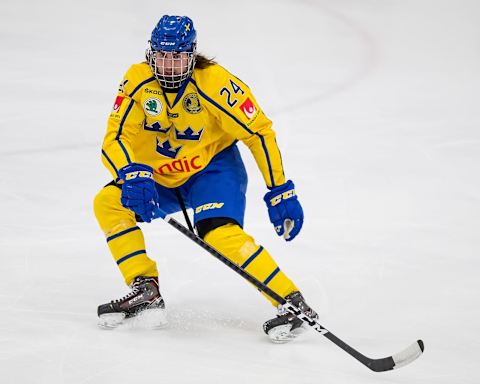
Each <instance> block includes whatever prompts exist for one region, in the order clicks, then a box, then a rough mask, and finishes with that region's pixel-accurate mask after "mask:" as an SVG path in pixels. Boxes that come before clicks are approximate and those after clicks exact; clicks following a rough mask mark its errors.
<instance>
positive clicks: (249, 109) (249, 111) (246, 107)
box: [240, 97, 257, 120]
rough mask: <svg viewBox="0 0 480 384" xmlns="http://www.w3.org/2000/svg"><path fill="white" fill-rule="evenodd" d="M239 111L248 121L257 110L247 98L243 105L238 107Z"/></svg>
mask: <svg viewBox="0 0 480 384" xmlns="http://www.w3.org/2000/svg"><path fill="white" fill-rule="evenodd" d="M240 110H241V111H242V112H243V113H244V114H245V116H247V118H248V119H249V120H250V119H251V118H252V117H253V116H254V115H255V113H256V112H257V108H255V105H253V102H252V100H250V98H249V97H247V100H245V101H244V102H243V104H242V105H240Z"/></svg>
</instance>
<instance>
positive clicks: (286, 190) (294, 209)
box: [263, 180, 303, 241]
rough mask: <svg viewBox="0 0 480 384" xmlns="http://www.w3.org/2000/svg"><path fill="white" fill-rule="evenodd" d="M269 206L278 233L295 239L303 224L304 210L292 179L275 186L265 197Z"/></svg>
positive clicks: (269, 212) (271, 219)
mask: <svg viewBox="0 0 480 384" xmlns="http://www.w3.org/2000/svg"><path fill="white" fill-rule="evenodd" d="M263 199H264V201H265V203H266V204H267V208H268V216H269V217H270V222H271V223H272V224H273V227H274V228H275V231H276V232H277V235H279V236H282V237H283V238H284V239H285V240H287V241H291V240H293V239H294V238H295V237H296V236H297V235H298V233H299V232H300V229H302V225H303V210H302V206H301V205H300V202H299V201H298V197H297V194H296V193H295V185H294V184H293V182H292V181H291V180H288V181H287V182H286V183H285V184H282V185H279V186H277V187H273V188H272V189H271V190H270V192H267V194H266V195H265V197H264V198H263Z"/></svg>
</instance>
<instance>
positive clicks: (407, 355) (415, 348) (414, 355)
mask: <svg viewBox="0 0 480 384" xmlns="http://www.w3.org/2000/svg"><path fill="white" fill-rule="evenodd" d="M424 350H425V345H424V344H423V341H422V340H417V341H416V342H415V343H413V344H412V345H410V346H409V347H408V348H406V349H405V350H403V351H402V352H399V353H397V354H395V355H393V356H392V358H393V361H394V362H395V366H394V367H393V369H397V368H400V367H403V366H404V365H407V364H410V363H411V362H412V361H414V360H416V359H418V358H419V357H420V355H421V354H422V353H423V351H424Z"/></svg>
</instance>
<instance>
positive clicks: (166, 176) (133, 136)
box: [102, 62, 285, 188]
mask: <svg viewBox="0 0 480 384" xmlns="http://www.w3.org/2000/svg"><path fill="white" fill-rule="evenodd" d="M237 140H241V141H243V142H244V143H245V144H246V145H247V146H248V147H249V148H250V150H251V151H252V153H253V156H254V158H255V160H256V162H257V164H258V167H259V169H260V171H261V172H262V175H263V177H264V179H265V183H266V184H267V186H268V187H273V186H277V185H280V184H283V183H284V182H285V176H284V172H283V165H282V160H281V156H280V151H279V149H278V146H277V143H276V140H275V132H274V131H273V130H272V122H271V121H270V120H269V119H268V118H267V117H266V116H265V114H264V113H263V111H262V110H261V109H260V107H259V106H258V104H257V102H256V100H255V98H254V97H253V95H252V93H251V92H250V89H249V88H248V87H247V85H245V84H244V83H243V82H242V81H241V80H239V79H238V78H236V77H235V76H233V75H232V74H230V73H229V72H228V71H227V70H226V69H225V68H223V67H222V66H220V65H218V64H214V65H211V66H209V67H207V68H205V69H198V68H196V69H195V70H194V71H193V75H192V77H191V78H190V79H189V80H188V82H187V83H186V85H184V86H183V87H182V88H181V89H180V90H179V92H178V93H165V92H163V90H162V88H161V87H160V85H159V83H158V81H157V80H156V79H155V77H154V76H153V74H152V71H151V70H150V67H149V66H148V64H147V63H145V62H144V63H140V64H134V65H133V66H131V67H130V69H129V70H128V71H127V73H126V75H125V77H124V78H123V80H122V82H121V84H120V87H119V91H118V94H117V97H116V100H115V103H114V106H113V111H112V113H111V114H110V117H109V119H108V126H107V133H106V135H105V139H104V142H103V146H102V161H103V163H104V165H105V166H106V167H107V168H108V170H109V171H110V172H111V173H112V175H113V176H114V178H115V180H117V181H118V180H119V176H118V170H119V169H120V168H122V167H124V166H125V165H127V164H130V163H134V162H135V163H143V164H147V165H149V166H151V167H152V168H153V170H154V179H155V181H156V182H157V183H159V184H161V185H163V186H165V187H168V188H172V187H177V186H179V185H182V184H183V183H185V182H186V181H187V180H188V179H189V178H190V177H191V176H192V175H194V174H195V173H197V172H199V171H201V170H202V169H204V168H205V167H206V166H207V165H208V164H209V162H210V161H211V159H212V158H213V157H214V156H215V155H216V154H217V153H219V152H220V151H222V150H223V149H225V148H227V147H228V146H230V145H232V144H233V143H235V142H236V141H237Z"/></svg>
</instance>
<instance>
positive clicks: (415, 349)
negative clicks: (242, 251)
mask: <svg viewBox="0 0 480 384" xmlns="http://www.w3.org/2000/svg"><path fill="white" fill-rule="evenodd" d="M154 217H155V218H162V219H163V220H165V221H166V222H167V223H168V224H170V225H171V226H172V227H174V228H175V229H177V230H178V231H180V232H181V233H183V234H184V235H185V236H187V237H188V238H189V239H190V240H192V241H194V242H195V243H197V244H198V245H199V246H200V247H202V248H203V249H204V250H206V251H207V252H208V253H210V254H211V255H212V256H214V257H215V258H217V259H218V260H220V261H221V262H222V263H223V264H225V265H227V266H228V267H229V268H230V269H233V270H234V271H235V272H237V273H238V274H239V275H240V276H242V277H243V278H244V279H246V280H247V281H249V282H250V283H252V284H253V285H254V286H255V287H257V288H258V289H259V290H261V291H263V292H265V293H266V294H267V295H268V296H270V297H271V298H272V299H273V300H275V301H277V302H278V303H279V304H281V305H283V306H284V308H285V309H286V310H287V311H288V312H290V313H293V314H294V315H295V316H297V317H298V318H299V319H300V320H302V321H303V322H304V323H305V324H307V325H309V326H310V327H311V328H313V329H315V330H316V331H317V332H318V333H320V334H322V335H323V336H325V337H326V338H327V339H329V340H330V341H331V342H333V343H334V344H335V345H337V346H338V347H340V348H342V349H343V350H344V351H345V352H347V353H348V354H349V355H350V356H352V357H353V358H355V359H356V360H358V361H359V362H360V363H362V364H363V365H365V366H366V367H367V368H370V369H371V370H372V371H375V372H383V371H389V370H391V369H397V368H400V367H403V366H404V365H407V364H409V363H411V362H412V361H414V360H416V359H417V358H418V357H419V356H420V355H421V354H422V353H423V350H424V344H423V341H422V340H417V341H416V342H415V343H413V344H412V345H410V346H409V347H408V348H406V349H404V350H403V351H401V352H398V353H396V354H394V355H392V356H388V357H385V358H381V359H371V358H369V357H367V356H365V355H363V354H362V353H360V352H358V351H357V350H355V349H354V348H352V347H351V346H350V345H348V344H347V343H345V342H344V341H342V340H340V339H339V338H338V337H337V336H335V335H334V334H333V333H331V332H330V331H329V330H328V329H326V328H325V327H323V326H322V325H320V323H318V321H317V320H316V319H312V318H310V317H308V316H307V315H306V314H304V313H303V312H302V311H300V309H298V308H297V307H296V306H295V305H293V304H292V303H290V302H288V301H286V300H285V299H284V298H283V297H282V296H280V295H279V294H278V293H276V292H274V291H272V290H271V289H270V288H269V287H267V286H266V285H265V284H263V283H262V282H261V281H259V280H257V279H256V278H255V277H253V276H252V275H251V274H249V273H248V272H247V271H245V270H243V269H242V268H240V267H239V266H238V265H237V264H235V263H233V262H232V261H230V260H229V259H228V258H227V257H226V256H224V255H222V254H221V253H220V252H219V251H217V250H216V249H215V248H213V247H212V246H210V245H209V244H207V243H206V242H204V241H203V240H202V239H201V238H200V237H198V236H197V235H196V234H195V233H193V232H191V231H189V230H188V229H187V228H186V227H184V226H183V225H182V224H180V223H179V222H178V221H177V220H175V219H174V218H173V217H171V216H170V215H167V214H166V213H165V212H163V211H162V210H161V209H160V208H156V209H155V211H154Z"/></svg>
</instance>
